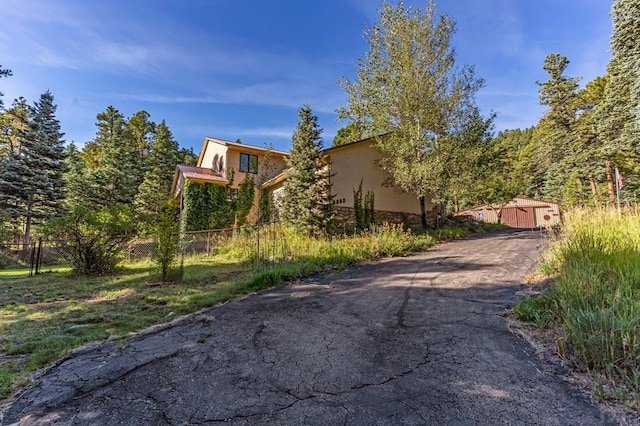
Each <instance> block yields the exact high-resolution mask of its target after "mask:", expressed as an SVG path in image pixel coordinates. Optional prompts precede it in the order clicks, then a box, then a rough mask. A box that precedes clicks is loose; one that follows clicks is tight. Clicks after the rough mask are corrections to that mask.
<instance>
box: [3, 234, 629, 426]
mask: <svg viewBox="0 0 640 426" xmlns="http://www.w3.org/2000/svg"><path fill="white" fill-rule="evenodd" d="M540 238H541V237H540V236H538V235H530V234H529V233H523V232H520V231H497V232H494V233H492V234H487V235H480V236H476V237H471V238H468V239H465V240H459V241H455V242H450V243H446V244H443V245H441V246H437V247H436V248H435V249H433V250H430V251H427V252H425V253H420V254H416V255H413V256H408V257H404V258H396V259H388V260H382V261H380V262H371V263H368V264H364V265H360V266H358V267H356V268H351V269H348V270H345V271H342V272H338V273H335V274H331V275H328V276H326V277H320V278H318V277H316V278H315V279H314V280H312V281H304V280H303V281H301V282H300V283H297V284H295V285H290V286H286V287H280V288H275V289H271V290H266V291H262V292H258V293H256V294H253V295H248V296H246V297H243V298H242V299H239V300H237V301H234V302H229V303H226V304H223V305H220V306H217V307H213V308H210V309H208V310H206V311H204V312H203V313H201V314H197V315H193V316H188V317H184V318H182V319H179V320H175V321H173V322H172V323H170V324H168V325H164V326H161V327H157V328H154V329H151V330H148V331H146V332H143V333H141V334H139V335H137V336H135V337H133V338H131V339H129V341H128V342H127V344H126V345H125V346H124V347H119V346H118V345H117V344H116V343H114V342H106V343H103V344H98V345H94V346H92V347H88V348H85V349H83V350H80V351H76V352H74V353H72V354H70V355H69V356H68V357H65V358H64V359H62V360H60V361H59V362H57V363H55V364H54V365H53V366H52V367H50V368H49V369H47V370H44V371H42V372H40V373H39V374H38V375H37V377H36V382H35V384H34V385H33V386H31V387H29V388H27V389H26V390H25V391H24V392H23V393H22V394H21V395H18V396H17V397H16V398H14V399H13V400H12V401H9V402H8V403H7V405H6V406H5V407H4V409H3V414H2V419H1V421H0V423H1V424H3V425H9V424H12V425H13V424H24V425H27V424H28V425H34V426H35V425H45V424H51V423H54V422H58V423H61V424H89V425H101V426H102V425H110V424H124V425H138V424H167V425H179V424H199V423H211V424H213V423H222V422H230V423H237V424H248V423H250V424H256V423H259V424H264V423H271V424H381V423H382V424H385V423H387V424H401V423H414V424H415V423H423V424H448V423H463V424H474V423H478V422H486V423H507V424H581V425H601V424H616V423H618V422H617V421H616V420H615V419H613V420H612V419H611V418H609V417H607V415H605V414H603V413H602V412H601V411H600V410H599V409H598V407H596V406H594V405H593V404H592V403H591V402H590V401H589V400H588V398H585V397H584V395H582V394H580V392H578V391H577V390H575V389H573V388H571V387H569V386H568V385H567V384H566V383H565V382H563V381H562V379H561V377H558V376H557V373H556V372H555V371H554V374H546V373H545V374H541V373H540V372H541V371H543V372H547V371H548V370H545V367H544V365H541V364H540V361H539V360H538V359H537V358H536V356H535V352H534V351H533V349H531V348H530V347H529V346H528V344H527V343H526V342H525V341H524V340H523V339H521V338H519V337H518V336H516V335H513V334H511V333H510V332H509V329H508V327H507V324H506V319H505V318H504V317H503V316H502V314H503V312H504V310H505V308H506V307H507V306H509V304H510V303H511V301H512V300H515V299H514V297H516V296H515V292H516V291H517V290H518V289H520V288H521V285H522V284H521V281H520V280H521V279H522V277H523V276H524V274H525V273H527V272H528V271H529V270H531V269H532V268H533V259H535V258H537V254H538V253H539V250H540V248H541V247H542V246H544V242H543V241H541V239H540ZM488 253H490V261H487V260H486V257H487V256H488ZM307 283H310V284H307ZM314 283H315V284H314ZM320 284H322V285H320ZM557 371H558V372H561V367H558V369H557ZM630 424H633V423H630Z"/></svg>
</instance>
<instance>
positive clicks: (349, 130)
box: [333, 121, 364, 146]
mask: <svg viewBox="0 0 640 426" xmlns="http://www.w3.org/2000/svg"><path fill="white" fill-rule="evenodd" d="M363 136H364V130H363V128H362V125H361V124H359V123H358V122H357V121H351V122H350V123H349V124H347V125H346V126H344V127H343V128H341V129H339V130H338V132H337V133H336V136H335V137H334V138H333V146H340V145H344V144H348V143H351V142H356V141H359V140H361V139H362V138H363Z"/></svg>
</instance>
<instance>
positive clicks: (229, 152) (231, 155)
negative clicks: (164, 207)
mask: <svg viewBox="0 0 640 426" xmlns="http://www.w3.org/2000/svg"><path fill="white" fill-rule="evenodd" d="M286 156H287V153H286V152H283V151H278V150H275V149H268V148H261V147H258V146H253V145H245V144H243V143H240V142H231V141H226V140H222V139H217V138H210V137H206V138H205V139H204V143H203V145H202V150H201V151H200V156H199V157H198V162H197V164H196V165H195V166H185V165H183V164H179V165H177V166H176V171H175V174H174V177H173V184H172V186H171V194H172V196H173V197H174V199H178V200H180V205H181V206H182V200H183V189H184V184H185V182H186V181H189V182H191V183H201V184H212V185H219V186H227V185H229V192H230V193H229V197H230V198H234V197H235V196H237V191H238V188H239V186H240V183H241V182H242V181H244V179H245V177H247V176H250V177H252V178H253V180H254V181H255V182H256V184H258V185H259V184H261V183H262V182H264V181H266V180H269V179H271V178H273V177H274V176H276V175H278V174H279V173H280V172H282V170H284V169H285V167H286ZM231 170H233V181H231V182H229V178H230V176H231ZM257 199H258V196H257V194H256V200H255V201H256V202H254V207H256V208H253V209H252V210H251V212H250V213H249V216H248V219H247V220H248V222H250V223H251V222H255V221H256V220H257Z"/></svg>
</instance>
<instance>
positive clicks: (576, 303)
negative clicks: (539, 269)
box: [515, 209, 640, 409]
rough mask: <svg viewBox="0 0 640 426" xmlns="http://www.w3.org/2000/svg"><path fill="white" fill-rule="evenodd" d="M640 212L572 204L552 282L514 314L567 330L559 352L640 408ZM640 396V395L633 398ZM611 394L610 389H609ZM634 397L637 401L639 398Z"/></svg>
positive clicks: (555, 249) (553, 258)
mask: <svg viewBox="0 0 640 426" xmlns="http://www.w3.org/2000/svg"><path fill="white" fill-rule="evenodd" d="M639 253H640V217H638V214H637V212H632V211H625V212H624V214H623V215H622V217H621V218H618V216H617V213H616V212H615V211H614V210H609V211H607V210H593V209H591V210H587V209H583V210H573V211H570V212H568V213H566V214H565V216H564V225H563V229H562V239H560V240H559V241H557V242H556V243H555V244H554V245H553V246H552V248H551V251H550V252H549V254H547V261H546V264H545V269H546V271H548V272H549V273H552V274H553V276H552V277H553V285H552V287H551V288H550V289H549V291H547V292H546V293H544V294H543V295H542V296H541V297H539V298H538V299H535V301H533V300H532V301H525V302H521V303H520V304H519V305H518V306H517V307H516V309H515V313H516V314H517V315H519V316H520V318H522V319H524V320H529V321H533V322H535V323H536V324H537V325H539V326H545V325H547V324H551V325H553V326H554V327H555V328H557V329H558V330H559V331H560V332H561V333H562V335H561V338H560V339H559V347H558V350H559V352H560V354H561V355H563V356H564V357H565V358H567V360H569V361H571V362H574V363H575V364H576V365H577V367H578V368H580V369H584V370H587V371H591V372H593V373H594V374H597V375H599V376H600V377H604V378H605V383H607V384H608V385H609V388H610V389H619V390H621V391H622V392H621V393H620V394H619V395H624V394H626V395H627V396H626V397H627V398H631V401H633V403H632V405H635V409H638V408H640V399H639V398H638V395H640V367H639V365H638V359H639V357H640V340H639V339H640V298H639V294H640V293H639V290H640V287H639V286H638V283H640V254H639ZM634 395H635V397H634ZM609 396H611V395H609ZM634 398H635V401H634Z"/></svg>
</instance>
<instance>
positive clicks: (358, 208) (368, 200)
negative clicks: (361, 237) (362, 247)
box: [353, 180, 375, 232]
mask: <svg viewBox="0 0 640 426" xmlns="http://www.w3.org/2000/svg"><path fill="white" fill-rule="evenodd" d="M374 204H375V195H374V193H373V192H371V191H367V193H366V194H365V195H364V197H363V196H362V180H361V181H360V184H359V185H358V189H357V190H356V189H355V188H354V190H353V211H354V215H355V219H356V231H357V232H362V231H364V230H366V229H369V227H370V226H371V225H373V224H374V223H375V206H374Z"/></svg>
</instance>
